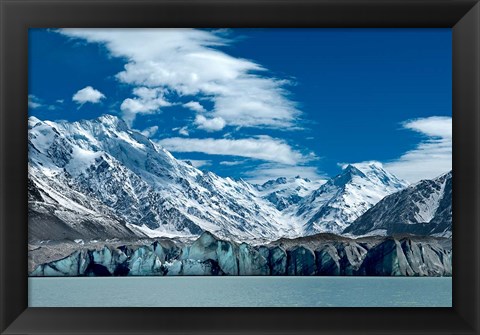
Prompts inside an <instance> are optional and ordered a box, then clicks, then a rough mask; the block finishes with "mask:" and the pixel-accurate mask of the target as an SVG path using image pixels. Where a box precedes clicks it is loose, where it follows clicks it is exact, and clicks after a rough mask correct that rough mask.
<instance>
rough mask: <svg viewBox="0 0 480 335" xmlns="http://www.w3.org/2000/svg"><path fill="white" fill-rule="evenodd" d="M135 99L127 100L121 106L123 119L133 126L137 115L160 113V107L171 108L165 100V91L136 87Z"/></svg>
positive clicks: (134, 90) (134, 91)
mask: <svg viewBox="0 0 480 335" xmlns="http://www.w3.org/2000/svg"><path fill="white" fill-rule="evenodd" d="M133 94H134V95H135V96H136V97H135V98H133V99H131V98H128V99H125V100H123V102H122V104H121V105H120V109H121V110H122V116H123V119H124V120H125V121H126V122H127V123H128V124H129V125H130V126H131V125H132V124H133V121H134V120H135V118H136V116H137V114H152V113H159V112H160V107H168V106H171V103H170V102H168V101H167V100H165V98H164V93H163V89H156V88H148V87H136V88H134V89H133Z"/></svg>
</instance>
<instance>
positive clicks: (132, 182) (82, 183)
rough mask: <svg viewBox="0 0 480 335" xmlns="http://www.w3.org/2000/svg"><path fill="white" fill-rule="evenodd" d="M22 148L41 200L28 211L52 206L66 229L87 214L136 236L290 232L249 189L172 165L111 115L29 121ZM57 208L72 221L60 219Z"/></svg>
mask: <svg viewBox="0 0 480 335" xmlns="http://www.w3.org/2000/svg"><path fill="white" fill-rule="evenodd" d="M29 146H30V148H29V169H30V176H31V183H32V187H34V188H35V189H37V190H38V192H39V193H40V194H41V195H45V196H44V197H42V198H43V199H44V200H45V199H48V200H45V201H43V202H44V203H43V204H40V203H41V202H38V201H37V202H36V203H35V206H30V208H31V210H33V211H37V212H40V211H44V209H45V207H48V205H50V207H52V204H53V206H54V207H55V209H54V210H52V211H51V212H50V214H51V215H53V217H54V218H55V220H56V219H58V220H60V221H62V222H63V223H64V224H65V225H67V226H68V227H69V228H72V227H74V226H76V225H78V224H80V222H79V219H78V217H80V218H81V217H83V216H84V215H85V214H86V213H89V215H91V216H93V217H97V218H98V219H99V220H101V221H102V222H103V221H104V219H105V217H104V216H107V217H109V218H110V216H111V217H112V219H111V220H105V222H110V221H111V222H112V225H116V226H118V224H117V223H116V222H117V221H122V222H123V221H124V222H126V224H125V227H126V228H128V229H129V231H130V233H131V231H134V232H135V233H137V234H139V235H142V236H143V235H144V234H147V235H149V236H155V235H157V236H158V235H168V236H170V235H183V236H191V235H199V234H200V233H201V232H202V231H204V230H208V231H211V232H213V233H215V234H217V235H219V236H224V237H229V238H232V237H233V238H234V239H252V238H264V239H274V238H277V237H278V236H283V235H286V236H290V235H291V234H293V233H295V232H296V229H294V227H292V224H293V223H291V222H287V221H284V220H283V217H282V215H281V214H280V212H279V211H278V210H276V209H275V207H273V206H272V205H271V204H270V203H269V202H268V201H267V200H264V199H262V198H260V197H258V196H257V190H256V189H255V188H254V187H253V186H252V185H250V184H248V183H246V182H244V181H234V180H232V179H230V178H221V177H219V176H217V175H215V174H214V173H211V172H205V173H204V172H202V171H200V170H198V169H196V168H195V167H193V166H191V165H190V164H188V163H186V162H182V161H179V160H177V159H175V158H174V157H173V156H172V155H171V154H170V153H169V152H168V151H166V150H165V149H163V148H162V147H160V146H159V145H157V144H155V143H153V142H151V141H150V140H149V139H147V138H146V137H145V136H143V135H141V134H140V133H137V132H135V131H132V130H130V129H128V127H127V125H126V124H125V123H124V122H123V121H122V120H120V119H118V118H116V117H114V116H111V115H104V116H102V117H100V118H98V119H95V120H91V121H87V120H82V121H79V122H72V123H69V122H50V121H40V120H38V119H36V118H33V117H31V118H30V119H29ZM52 194H55V196H52ZM58 204H60V205H61V206H62V207H63V208H70V209H71V210H72V211H75V213H77V214H78V215H77V217H76V218H75V217H74V216H75V215H63V214H61V213H62V211H61V210H59V209H58V208H59V207H57V205H58ZM79 206H82V207H81V208H80V207H79ZM38 207H42V209H41V210H39V209H38ZM112 213H114V215H112ZM70 214H71V213H70ZM72 229H73V228H72Z"/></svg>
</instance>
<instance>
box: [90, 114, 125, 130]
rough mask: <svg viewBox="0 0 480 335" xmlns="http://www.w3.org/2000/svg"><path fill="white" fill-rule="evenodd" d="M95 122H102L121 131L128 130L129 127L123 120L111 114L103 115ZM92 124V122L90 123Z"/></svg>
mask: <svg viewBox="0 0 480 335" xmlns="http://www.w3.org/2000/svg"><path fill="white" fill-rule="evenodd" d="M94 121H97V122H100V123H101V124H103V125H104V126H106V127H114V128H118V129H121V130H127V129H128V126H127V124H126V123H125V121H123V120H122V119H121V118H119V117H118V116H115V115H111V114H103V115H101V116H99V117H98V118H96V119H95V120H94ZM88 122H91V121H88Z"/></svg>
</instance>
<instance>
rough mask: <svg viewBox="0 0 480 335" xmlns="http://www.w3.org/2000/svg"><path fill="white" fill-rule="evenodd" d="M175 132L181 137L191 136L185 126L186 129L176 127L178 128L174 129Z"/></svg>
mask: <svg viewBox="0 0 480 335" xmlns="http://www.w3.org/2000/svg"><path fill="white" fill-rule="evenodd" d="M172 130H173V131H178V133H179V134H180V135H183V136H189V135H190V133H189V132H188V128H187V127H186V126H185V127H176V128H172Z"/></svg>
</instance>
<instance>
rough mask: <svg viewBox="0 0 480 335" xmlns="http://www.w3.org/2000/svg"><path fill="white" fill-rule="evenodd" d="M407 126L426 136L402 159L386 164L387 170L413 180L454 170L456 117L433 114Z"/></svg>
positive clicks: (407, 122)
mask: <svg viewBox="0 0 480 335" xmlns="http://www.w3.org/2000/svg"><path fill="white" fill-rule="evenodd" d="M402 125H403V128H404V129H408V130H412V131H415V132H417V133H420V134H422V135H423V136H424V139H423V140H422V141H421V142H420V143H419V144H418V145H417V146H416V148H415V149H413V150H410V151H408V152H406V153H405V154H403V155H402V156H400V157H399V158H398V159H396V160H393V161H391V162H386V163H384V166H385V168H386V169H388V170H389V171H391V172H392V173H394V174H395V175H397V176H398V177H400V178H403V179H406V180H408V181H409V182H412V183H413V182H417V181H419V180H421V179H430V178H434V177H436V176H438V175H440V174H442V173H444V172H447V171H449V170H451V169H452V118H451V117H440V116H432V117H427V118H420V119H415V120H409V121H406V122H404V123H403V124H402Z"/></svg>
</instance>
